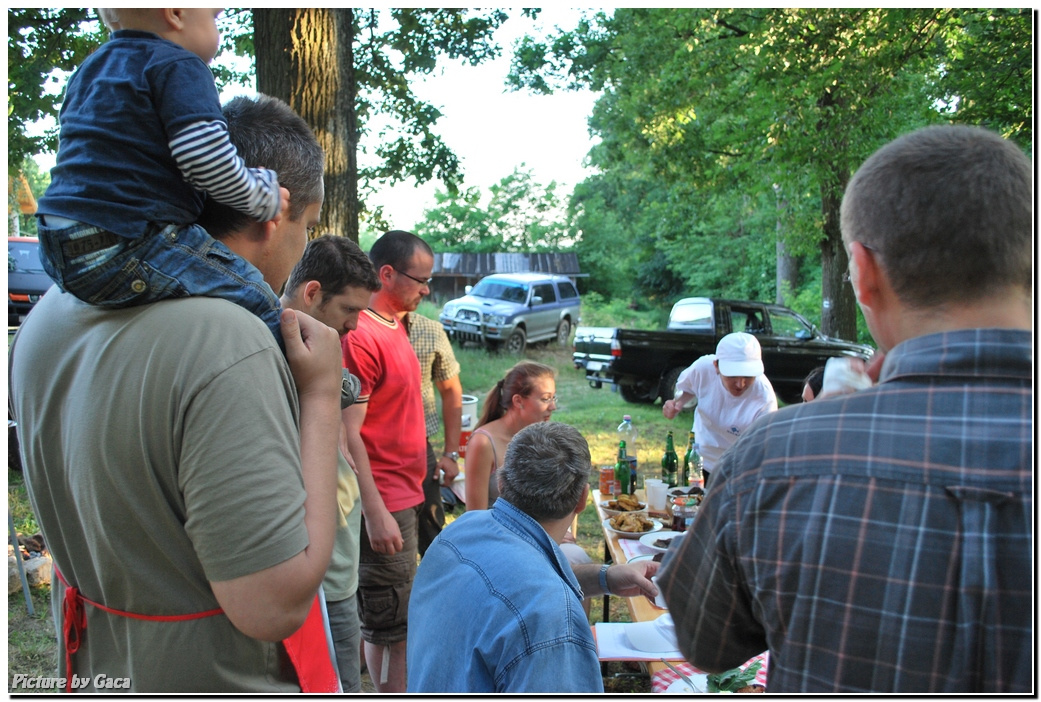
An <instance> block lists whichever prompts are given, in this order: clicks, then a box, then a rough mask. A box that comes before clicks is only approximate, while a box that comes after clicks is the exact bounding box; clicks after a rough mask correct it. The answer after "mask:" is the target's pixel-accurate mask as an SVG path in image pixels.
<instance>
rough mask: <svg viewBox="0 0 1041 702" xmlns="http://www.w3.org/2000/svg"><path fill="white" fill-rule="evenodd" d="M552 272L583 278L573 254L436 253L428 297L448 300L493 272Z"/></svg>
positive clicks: (572, 277)
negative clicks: (432, 280)
mask: <svg viewBox="0 0 1041 702" xmlns="http://www.w3.org/2000/svg"><path fill="white" fill-rule="evenodd" d="M529 272H530V273H552V274H554V275H566V276H568V277H569V278H571V280H572V281H574V280H575V278H581V277H583V274H582V273H580V272H579V269H578V256H576V255H575V254H573V253H482V254H477V253H435V254H434V273H433V277H434V282H433V284H432V285H431V289H430V293H431V297H434V298H436V299H438V300H451V299H452V298H456V297H461V296H462V295H465V294H466V290H465V288H466V286H467V285H473V284H474V283H476V282H477V281H478V280H480V279H481V278H483V277H484V276H486V275H491V274H492V273H529Z"/></svg>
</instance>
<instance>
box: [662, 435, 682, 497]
mask: <svg viewBox="0 0 1041 702" xmlns="http://www.w3.org/2000/svg"><path fill="white" fill-rule="evenodd" d="M679 465H680V459H679V456H677V455H676V447H675V445H674V444H673V442H672V432H671V431H670V432H669V433H668V435H667V436H666V437H665V453H664V454H662V457H661V479H662V480H663V481H665V484H666V485H668V486H669V487H671V488H674V487H676V471H677V470H678V469H679Z"/></svg>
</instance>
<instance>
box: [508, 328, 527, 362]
mask: <svg viewBox="0 0 1041 702" xmlns="http://www.w3.org/2000/svg"><path fill="white" fill-rule="evenodd" d="M527 344H528V336H527V334H525V333H524V330H523V329H520V328H518V329H514V330H513V333H512V334H510V335H509V337H507V339H506V341H505V342H503V345H502V347H503V349H504V350H505V351H506V353H509V354H512V355H514V356H519V355H520V354H522V353H524V347H525V346H527Z"/></svg>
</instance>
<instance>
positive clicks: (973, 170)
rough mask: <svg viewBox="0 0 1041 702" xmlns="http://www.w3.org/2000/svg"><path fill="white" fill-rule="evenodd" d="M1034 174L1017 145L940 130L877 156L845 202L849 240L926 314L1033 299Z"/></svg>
mask: <svg viewBox="0 0 1041 702" xmlns="http://www.w3.org/2000/svg"><path fill="white" fill-rule="evenodd" d="M1032 171H1033V169H1032V168H1031V164H1030V160H1029V159H1028V158H1027V157H1026V155H1025V154H1024V153H1023V152H1022V151H1021V150H1020V149H1019V147H1017V146H1016V145H1015V144H1013V143H1012V142H1010V141H1007V140H1005V139H1002V138H1001V137H1000V136H998V135H997V134H994V133H993V132H990V131H987V130H985V129H981V128H978V127H966V126H953V125H947V126H935V127H926V128H925V129H920V130H918V131H915V132H912V133H910V134H907V135H905V136H903V137H900V138H899V139H896V140H895V141H893V142H891V143H889V144H887V145H886V146H883V147H882V148H881V149H879V150H878V151H876V152H875V153H874V154H873V155H872V156H871V157H870V158H868V160H867V161H865V162H864V165H863V166H861V167H860V169H859V170H857V172H856V174H855V175H854V176H853V178H852V180H850V182H849V186H848V187H847V188H846V195H845V197H844V199H843V201H842V218H841V224H842V235H843V239H844V240H845V241H846V242H847V243H850V242H853V241H857V242H860V243H861V244H863V245H864V246H866V247H867V248H868V249H870V250H872V251H873V252H874V253H875V255H876V256H877V257H878V258H879V259H880V261H881V263H882V267H883V269H884V270H885V273H886V275H887V277H888V279H889V282H890V284H891V285H892V286H893V289H894V291H895V292H896V294H897V295H898V296H899V297H900V299H901V300H902V301H903V302H904V303H905V304H907V305H910V306H913V307H919V308H929V307H936V306H938V305H941V304H944V303H950V302H954V303H958V302H968V301H971V300H976V299H979V298H980V297H985V296H988V295H992V294H994V293H995V292H999V291H1001V290H1005V289H1007V288H1008V286H1010V285H1015V286H1021V287H1022V288H1024V289H1025V290H1030V289H1031V285H1032V280H1031V279H1032V274H1033V257H1032V255H1031V244H1032V231H1033V230H1032V224H1033V195H1032V189H1033V176H1032Z"/></svg>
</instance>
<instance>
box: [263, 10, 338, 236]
mask: <svg viewBox="0 0 1041 702" xmlns="http://www.w3.org/2000/svg"><path fill="white" fill-rule="evenodd" d="M353 23H354V12H353V10H351V9H349V8H347V9H330V8H288V9H287V8H276V9H254V10H253V43H254V49H255V55H256V61H257V90H258V91H259V92H261V93H265V94H267V95H271V96H273V97H277V98H280V99H282V100H284V101H285V102H286V103H288V104H289V106H290V107H292V108H293V109H294V110H296V111H297V113H298V114H299V115H300V116H301V117H303V118H304V121H306V122H307V123H308V124H309V125H310V126H311V129H313V130H314V133H315V137H316V138H317V139H318V143H319V144H320V145H321V147H322V149H323V150H324V151H325V204H324V205H323V206H322V219H321V221H320V222H319V225H318V228H317V231H316V234H325V233H328V234H335V235H340V236H346V237H348V238H349V239H352V240H353V241H355V242H356V241H358V162H357V145H358V135H357V121H356V116H355V113H354V102H355V99H354V98H355V92H356V89H355V83H354V51H353V43H354V31H353Z"/></svg>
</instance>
